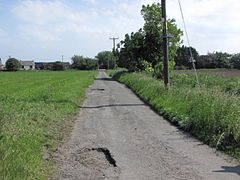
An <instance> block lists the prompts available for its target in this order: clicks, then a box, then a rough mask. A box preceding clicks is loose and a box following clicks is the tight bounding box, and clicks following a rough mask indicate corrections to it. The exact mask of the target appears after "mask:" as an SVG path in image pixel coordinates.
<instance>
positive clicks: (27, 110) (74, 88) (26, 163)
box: [0, 71, 96, 180]
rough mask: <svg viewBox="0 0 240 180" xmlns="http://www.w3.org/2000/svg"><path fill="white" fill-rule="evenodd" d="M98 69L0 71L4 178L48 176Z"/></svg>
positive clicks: (0, 165)
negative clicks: (46, 154)
mask: <svg viewBox="0 0 240 180" xmlns="http://www.w3.org/2000/svg"><path fill="white" fill-rule="evenodd" d="M95 75H96V72H95V71H88V72H87V71H86V72H81V71H72V72H71V71H66V72H13V73H7V72H6V73H0V85H1V86H0V115H1V116H0V179H3V180H8V179H9V180H13V179H14V180H18V179H19V180H20V179H21V180H22V179H46V178H47V176H48V175H49V173H50V171H51V169H52V168H53V167H54V166H53V161H52V160H50V161H46V160H44V159H43V149H44V146H46V147H48V149H49V152H50V153H53V151H54V149H56V147H57V144H58V143H59V142H60V140H62V138H63V132H64V129H65V128H66V125H68V124H69V123H68V121H69V120H70V121H71V118H73V116H74V115H75V114H76V112H77V111H78V109H79V108H78V105H80V104H81V102H82V101H83V99H84V95H85V90H86V88H87V87H88V86H89V85H90V84H91V83H92V82H93V80H94V77H95Z"/></svg>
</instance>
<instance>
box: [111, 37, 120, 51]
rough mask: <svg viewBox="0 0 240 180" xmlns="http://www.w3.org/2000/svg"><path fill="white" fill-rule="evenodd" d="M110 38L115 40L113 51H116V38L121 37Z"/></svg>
mask: <svg viewBox="0 0 240 180" xmlns="http://www.w3.org/2000/svg"><path fill="white" fill-rule="evenodd" d="M109 39H110V40H113V51H114V52H115V50H116V40H117V39H119V38H118V37H111V38H109Z"/></svg>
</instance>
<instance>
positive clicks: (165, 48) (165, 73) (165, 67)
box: [161, 0, 170, 88]
mask: <svg viewBox="0 0 240 180" xmlns="http://www.w3.org/2000/svg"><path fill="white" fill-rule="evenodd" d="M161 6H162V21H163V56H164V57H163V80H164V85H165V87H166V88H169V86H170V83H169V72H168V58H169V57H168V38H169V37H168V33H167V13H166V0H161Z"/></svg>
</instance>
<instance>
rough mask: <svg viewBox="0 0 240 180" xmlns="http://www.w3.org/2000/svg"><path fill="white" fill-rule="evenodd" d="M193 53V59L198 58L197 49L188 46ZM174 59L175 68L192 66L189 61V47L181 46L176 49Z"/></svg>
mask: <svg viewBox="0 0 240 180" xmlns="http://www.w3.org/2000/svg"><path fill="white" fill-rule="evenodd" d="M190 48H191V51H192V55H193V59H194V60H196V61H197V60H198V57H199V54H198V52H197V50H196V49H195V48H193V47H190ZM174 60H175V67H176V68H188V69H191V68H192V62H191V55H190V51H189V47H186V46H181V47H179V48H178V49H177V52H176V56H175V58H174Z"/></svg>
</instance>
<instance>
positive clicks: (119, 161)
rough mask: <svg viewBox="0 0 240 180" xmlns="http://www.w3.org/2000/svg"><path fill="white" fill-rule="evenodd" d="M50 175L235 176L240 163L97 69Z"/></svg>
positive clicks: (136, 179)
mask: <svg viewBox="0 0 240 180" xmlns="http://www.w3.org/2000/svg"><path fill="white" fill-rule="evenodd" d="M56 161H57V163H58V170H57V172H56V174H55V176H54V178H52V179H62V180H64V179H66V180H67V179H68V180H77V179H79V180H81V179H82V180H87V179H89V180H90V179H97V180H101V179H107V180H111V179H119V180H147V179H149V180H153V179H161V180H183V179H186V180H187V179H191V180H203V179H205V180H240V166H239V162H236V161H234V160H232V159H231V158H229V157H228V156H226V155H223V154H221V153H219V152H215V150H213V149H211V148H209V147H208V146H206V145H204V144H202V143H201V142H199V141H198V140H196V139H194V138H192V137H191V136H190V135H188V134H186V133H183V132H181V131H180V130H178V129H177V128H176V127H174V126H172V125H170V124H169V123H168V122H167V121H166V120H164V119H163V118H162V117H161V116H159V115H158V114H156V113H155V112H153V111H152V110H151V109H150V108H149V107H148V106H147V105H145V104H144V103H143V102H142V101H141V100H140V99H139V98H138V97H137V96H136V95H134V94H133V93H132V92H131V91H130V90H129V89H128V88H126V87H125V86H124V85H122V84H119V83H117V82H115V81H112V80H111V79H110V78H108V76H107V75H106V73H105V72H104V71H100V73H99V76H98V78H97V79H96V81H95V83H94V84H93V85H92V86H91V87H90V88H89V90H88V93H87V99H86V100H85V102H84V104H83V106H82V107H81V111H80V113H79V115H78V118H77V120H76V122H75V126H74V129H73V131H72V133H71V137H70V139H69V140H68V142H66V143H65V144H64V145H63V147H61V148H60V149H59V151H58V152H57V159H56Z"/></svg>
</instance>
